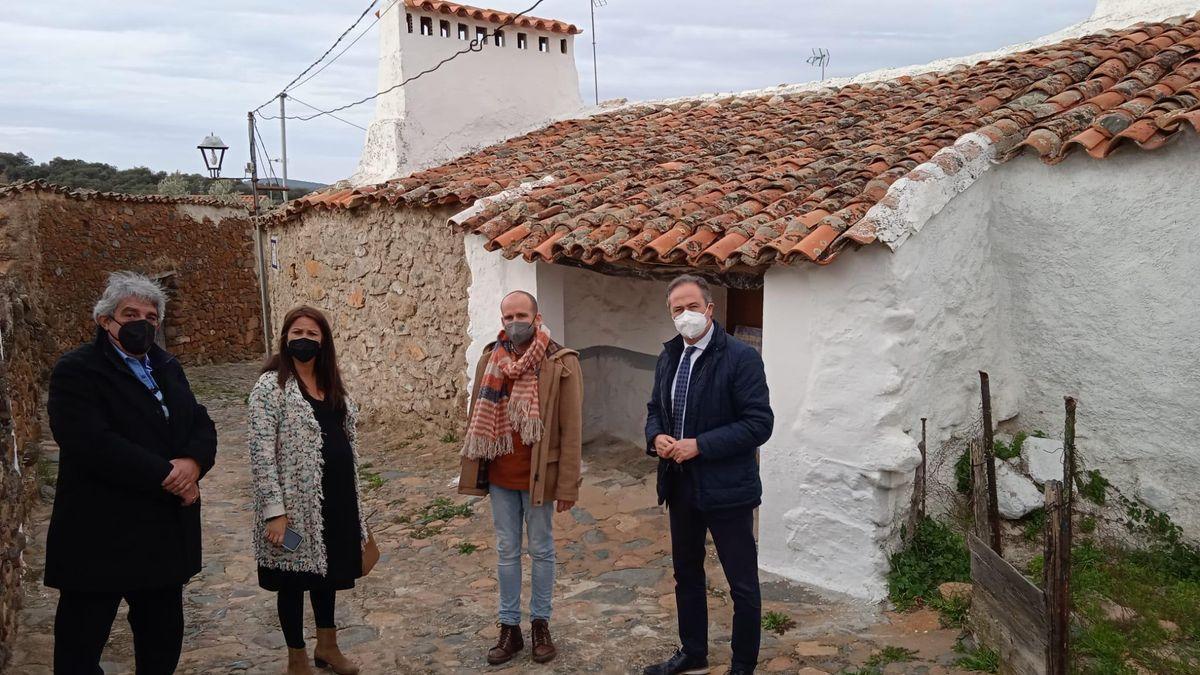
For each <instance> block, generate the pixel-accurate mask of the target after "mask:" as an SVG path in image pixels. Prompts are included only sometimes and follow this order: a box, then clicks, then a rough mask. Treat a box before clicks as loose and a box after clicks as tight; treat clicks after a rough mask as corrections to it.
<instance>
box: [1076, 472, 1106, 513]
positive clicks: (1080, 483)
mask: <svg viewBox="0 0 1200 675" xmlns="http://www.w3.org/2000/svg"><path fill="white" fill-rule="evenodd" d="M1085 475H1086V476H1087V479H1086V480H1084V479H1083V478H1079V477H1076V478H1075V485H1076V487H1077V488H1078V489H1079V494H1080V496H1082V497H1083V498H1084V499H1086V500H1088V501H1089V502H1091V503H1093V504H1097V505H1099V506H1104V503H1105V501H1107V499H1108V488H1109V486H1110V485H1112V483H1109V482H1108V479H1106V478H1105V477H1104V476H1101V475H1100V472H1099V471H1096V470H1095V469H1092V470H1091V471H1088V472H1087V473H1086V474H1085Z"/></svg>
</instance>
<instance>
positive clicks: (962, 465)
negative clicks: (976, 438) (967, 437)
mask: <svg viewBox="0 0 1200 675" xmlns="http://www.w3.org/2000/svg"><path fill="white" fill-rule="evenodd" d="M954 489H955V490H958V493H959V494H960V495H969V494H971V451H970V449H969V448H968V449H967V450H964V451H963V453H962V454H961V455H959V456H958V459H957V460H955V462H954Z"/></svg>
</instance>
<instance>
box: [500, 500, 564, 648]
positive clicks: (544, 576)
mask: <svg viewBox="0 0 1200 675" xmlns="http://www.w3.org/2000/svg"><path fill="white" fill-rule="evenodd" d="M488 490H489V493H490V494H491V496H492V521H493V522H494V523H495V526H496V554H497V557H498V559H499V561H498V564H497V565H496V572H497V576H498V577H499V579H500V623H503V624H507V625H509V626H518V625H520V624H521V524H522V523H524V524H525V526H526V532H527V533H528V536H529V557H530V558H532V559H533V573H532V575H531V580H532V581H531V586H532V588H531V591H532V592H531V593H530V600H529V614H530V616H531V617H532V618H533V619H545V620H547V621H549V620H550V604H551V596H552V595H553V594H554V532H553V531H552V529H551V524H552V522H553V521H552V517H553V515H554V501H553V500H548V501H546V502H545V503H543V504H542V505H541V506H531V505H530V504H529V491H528V490H509V489H507V488H502V487H497V486H495V485H491V486H489V487H488Z"/></svg>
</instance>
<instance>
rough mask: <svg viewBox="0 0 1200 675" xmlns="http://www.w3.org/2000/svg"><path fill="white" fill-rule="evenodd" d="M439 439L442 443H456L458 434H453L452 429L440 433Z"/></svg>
mask: <svg viewBox="0 0 1200 675" xmlns="http://www.w3.org/2000/svg"><path fill="white" fill-rule="evenodd" d="M441 441H442V442H443V443H457V442H458V436H455V435H454V432H452V431H447V432H446V433H444V434H442V438H441Z"/></svg>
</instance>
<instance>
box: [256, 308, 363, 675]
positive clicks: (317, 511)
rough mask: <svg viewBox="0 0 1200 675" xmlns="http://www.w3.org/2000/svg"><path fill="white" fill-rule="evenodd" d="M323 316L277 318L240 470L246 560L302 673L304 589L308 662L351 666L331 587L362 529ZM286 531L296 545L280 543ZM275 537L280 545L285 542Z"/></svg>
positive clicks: (305, 312) (349, 434) (342, 396)
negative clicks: (244, 489)
mask: <svg viewBox="0 0 1200 675" xmlns="http://www.w3.org/2000/svg"><path fill="white" fill-rule="evenodd" d="M330 335H331V333H330V330H329V322H328V321H327V320H326V319H325V316H324V315H322V314H321V312H319V311H317V310H315V309H312V308H310V307H298V308H296V309H294V310H292V311H291V312H289V313H288V315H287V316H286V317H284V321H283V331H282V335H281V336H280V344H279V353H277V354H275V355H274V356H272V357H271V359H270V360H269V361H268V362H267V365H266V366H265V367H264V368H263V374H262V376H261V377H260V378H259V379H258V383H257V384H255V386H254V390H253V391H252V392H251V393H250V400H249V407H250V411H249V412H250V415H249V417H250V434H249V445H250V467H251V473H252V474H253V482H254V506H255V508H254V531H255V537H254V542H255V558H256V559H257V562H258V581H259V585H260V586H262V587H263V588H265V589H267V590H271V591H277V592H278V594H279V595H278V599H277V604H278V609H279V623H280V627H281V628H282V629H283V634H284V638H285V639H286V641H287V645H288V670H287V672H288V673H289V674H292V675H296V674H301V675H308V674H309V673H312V670H311V668H310V667H309V661H308V653H307V651H306V649H305V645H304V592H305V591H308V593H309V596H310V600H311V603H312V607H313V614H314V615H315V616H316V622H317V647H316V651H315V652H314V657H315V659H316V663H317V665H318V666H330V667H332V668H333V670H334V672H336V673H338V675H352V674H353V673H357V672H358V668H357V666H355V665H354V664H353V663H352V662H351V661H350V660H349V659H347V658H346V657H345V656H344V655H343V654H342V653H341V651H340V650H339V649H338V645H337V628H336V626H335V625H334V605H335V602H336V594H337V591H339V590H346V589H350V588H353V587H354V580H355V579H357V578H358V577H360V576H362V546H363V543H364V542H365V541H366V528H365V526H364V524H363V522H362V518H361V517H360V514H361V513H362V504H361V500H360V497H359V488H358V456H357V452H356V449H355V440H356V433H355V424H356V420H357V416H358V411H357V408H356V406H355V405H354V403H353V401H351V400H350V399H349V398H348V397H347V396H346V390H345V387H344V386H343V384H342V379H341V374H340V373H339V372H338V367H337V355H336V352H335V349H334V345H333V341H332V340H331V339H330ZM288 530H291V531H292V532H293V533H294V534H298V535H299V544H298V545H296V546H295V548H294V550H288V549H289V548H291V547H292V544H293V543H294V542H292V541H288V540H287V539H286V535H287V533H288ZM285 541H287V543H288V547H287V548H285V547H284V544H285Z"/></svg>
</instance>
